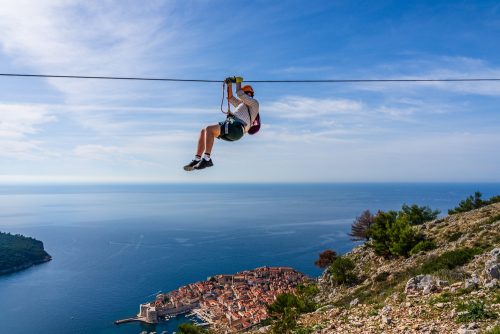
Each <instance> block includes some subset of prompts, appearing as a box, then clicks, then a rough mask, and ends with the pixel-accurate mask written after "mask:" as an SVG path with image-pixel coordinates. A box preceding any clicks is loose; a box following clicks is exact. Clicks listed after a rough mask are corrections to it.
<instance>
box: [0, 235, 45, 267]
mask: <svg viewBox="0 0 500 334" xmlns="http://www.w3.org/2000/svg"><path fill="white" fill-rule="evenodd" d="M51 259H52V257H51V256H50V255H49V254H48V253H47V252H46V251H45V250H44V248H43V242H41V241H39V240H36V239H34V238H30V237H25V236H23V235H20V234H15V235H14V234H10V233H4V232H0V275H5V274H9V273H13V272H16V271H20V270H23V269H26V268H29V267H31V266H33V265H35V264H39V263H43V262H47V261H50V260H51Z"/></svg>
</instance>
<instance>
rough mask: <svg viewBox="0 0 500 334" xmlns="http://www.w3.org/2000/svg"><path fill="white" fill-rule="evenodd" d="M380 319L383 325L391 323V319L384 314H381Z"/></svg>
mask: <svg viewBox="0 0 500 334" xmlns="http://www.w3.org/2000/svg"><path fill="white" fill-rule="evenodd" d="M380 321H381V322H382V324H384V325H390V324H391V323H392V319H391V318H390V317H388V316H386V315H383V316H382V318H381V319H380Z"/></svg>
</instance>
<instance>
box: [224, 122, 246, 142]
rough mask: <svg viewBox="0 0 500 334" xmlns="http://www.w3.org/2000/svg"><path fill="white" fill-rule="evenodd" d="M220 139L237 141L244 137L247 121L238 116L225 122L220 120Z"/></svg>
mask: <svg viewBox="0 0 500 334" xmlns="http://www.w3.org/2000/svg"><path fill="white" fill-rule="evenodd" d="M219 125H220V135H219V137H217V138H219V139H223V140H227V141H235V140H238V139H240V138H241V137H243V134H244V126H245V123H243V122H241V121H240V120H239V119H236V118H228V119H226V121H224V122H219Z"/></svg>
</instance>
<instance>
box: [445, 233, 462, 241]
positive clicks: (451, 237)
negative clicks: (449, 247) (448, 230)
mask: <svg viewBox="0 0 500 334" xmlns="http://www.w3.org/2000/svg"><path fill="white" fill-rule="evenodd" d="M462 235H463V233H462V232H454V233H452V234H450V235H448V236H447V237H446V239H447V240H448V241H449V242H453V241H457V240H458V239H460V237H461V236H462Z"/></svg>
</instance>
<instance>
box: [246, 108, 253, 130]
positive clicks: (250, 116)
mask: <svg viewBox="0 0 500 334" xmlns="http://www.w3.org/2000/svg"><path fill="white" fill-rule="evenodd" d="M247 113H248V118H250V124H249V125H250V127H252V124H253V121H252V114H251V113H250V108H248V107H247Z"/></svg>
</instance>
